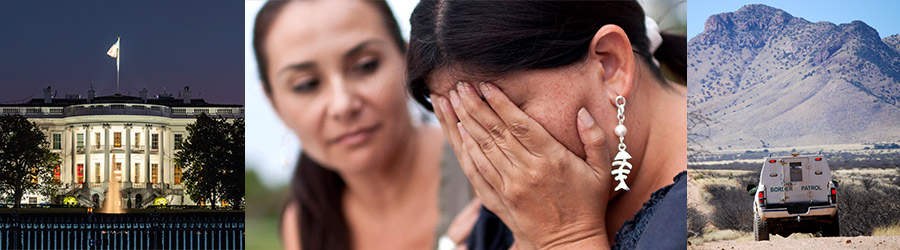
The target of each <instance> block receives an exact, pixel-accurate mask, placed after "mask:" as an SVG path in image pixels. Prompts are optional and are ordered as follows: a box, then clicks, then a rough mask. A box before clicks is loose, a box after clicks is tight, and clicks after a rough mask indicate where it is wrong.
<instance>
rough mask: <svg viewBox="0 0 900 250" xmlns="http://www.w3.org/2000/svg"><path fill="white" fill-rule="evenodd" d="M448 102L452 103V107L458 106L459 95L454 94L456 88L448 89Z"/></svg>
mask: <svg viewBox="0 0 900 250" xmlns="http://www.w3.org/2000/svg"><path fill="white" fill-rule="evenodd" d="M450 104H451V105H453V107H454V108H456V107H457V106H459V95H458V94H456V90H450Z"/></svg>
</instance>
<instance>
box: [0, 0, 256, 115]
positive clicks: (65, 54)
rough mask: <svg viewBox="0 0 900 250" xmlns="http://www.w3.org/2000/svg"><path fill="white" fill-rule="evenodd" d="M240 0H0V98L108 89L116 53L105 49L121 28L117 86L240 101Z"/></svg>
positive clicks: (111, 85)
mask: <svg viewBox="0 0 900 250" xmlns="http://www.w3.org/2000/svg"><path fill="white" fill-rule="evenodd" d="M243 10H244V5H243V4H242V2H240V1H219V0H214V1H199V0H191V1H173V0H166V1H8V2H6V1H4V2H3V4H2V5H0V90H2V91H0V103H10V102H17V101H20V100H25V99H27V98H29V97H30V96H31V97H33V98H43V91H42V89H44V88H46V87H47V86H48V85H49V86H52V88H53V89H54V90H56V91H57V93H58V96H59V97H63V96H64V95H65V94H80V95H82V96H83V97H84V96H86V95H87V90H88V88H89V87H90V84H91V81H93V82H94V90H96V91H97V95H98V96H103V95H112V94H115V92H116V59H115V58H111V57H109V56H108V55H106V51H107V50H108V49H109V48H110V46H112V44H113V43H115V42H116V37H118V36H121V37H122V40H121V52H120V56H121V73H120V74H121V75H120V77H121V78H120V79H121V85H120V92H121V93H122V94H125V95H129V94H130V95H132V96H137V95H138V91H140V90H141V89H143V88H147V90H148V91H149V93H150V95H151V96H155V95H156V94H159V93H162V92H163V88H165V91H166V92H167V93H171V94H173V96H175V97H178V93H179V91H180V90H182V89H183V88H184V86H185V85H189V86H190V87H191V92H192V95H193V98H203V99H206V100H207V102H213V103H223V104H224V103H229V104H243V103H244V84H243V81H244V70H243V69H244V44H243V31H244V26H243V25H242V20H241V16H243Z"/></svg>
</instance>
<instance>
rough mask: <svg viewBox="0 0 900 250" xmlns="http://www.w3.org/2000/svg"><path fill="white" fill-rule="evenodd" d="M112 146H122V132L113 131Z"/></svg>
mask: <svg viewBox="0 0 900 250" xmlns="http://www.w3.org/2000/svg"><path fill="white" fill-rule="evenodd" d="M113 147H117V148H118V147H122V133H121V132H115V133H113Z"/></svg>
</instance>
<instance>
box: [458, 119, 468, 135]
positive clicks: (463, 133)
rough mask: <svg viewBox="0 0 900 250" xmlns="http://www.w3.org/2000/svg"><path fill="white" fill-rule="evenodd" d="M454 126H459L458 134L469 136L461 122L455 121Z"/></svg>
mask: <svg viewBox="0 0 900 250" xmlns="http://www.w3.org/2000/svg"><path fill="white" fill-rule="evenodd" d="M456 127H457V128H459V136H469V132H468V131H466V128H465V127H463V125H462V122H457V123H456Z"/></svg>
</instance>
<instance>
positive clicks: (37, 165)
mask: <svg viewBox="0 0 900 250" xmlns="http://www.w3.org/2000/svg"><path fill="white" fill-rule="evenodd" d="M46 138H47V137H46V135H45V134H44V133H43V132H41V130H40V128H39V127H38V126H37V124H35V123H34V122H30V121H28V120H27V119H25V117H22V116H20V115H4V116H0V194H2V195H3V196H5V197H12V201H13V203H14V205H13V207H19V203H20V202H21V200H22V196H23V195H25V193H40V194H44V195H53V193H54V191H55V190H56V186H57V184H56V183H53V182H52V180H53V170H54V169H55V168H56V166H57V165H59V164H60V159H59V155H58V154H56V153H54V152H51V151H50V147H49V146H50V143H49V142H47V140H46Z"/></svg>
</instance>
